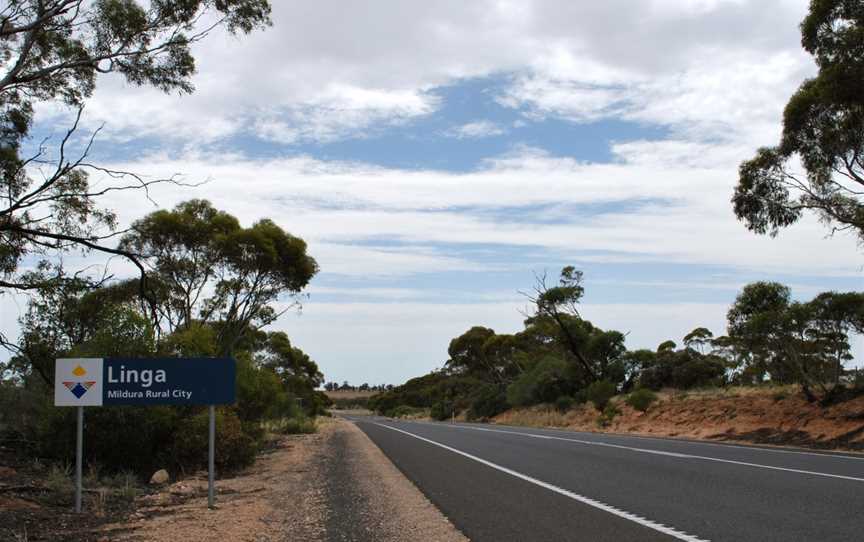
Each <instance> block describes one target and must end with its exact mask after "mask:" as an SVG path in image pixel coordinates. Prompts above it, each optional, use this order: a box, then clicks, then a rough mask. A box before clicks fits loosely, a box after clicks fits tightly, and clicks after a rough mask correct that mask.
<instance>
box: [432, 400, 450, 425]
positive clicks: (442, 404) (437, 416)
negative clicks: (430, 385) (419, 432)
mask: <svg viewBox="0 0 864 542" xmlns="http://www.w3.org/2000/svg"><path fill="white" fill-rule="evenodd" d="M455 413H456V410H455V407H454V405H453V403H451V402H449V401H438V402H437V403H435V404H434V405H432V409H431V410H430V411H429V416H431V417H432V419H433V420H438V421H439V422H440V421H444V420H449V419H450V418H451V417H452V416H453V415H454V414H455Z"/></svg>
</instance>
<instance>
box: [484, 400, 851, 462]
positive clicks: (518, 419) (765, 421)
mask: <svg viewBox="0 0 864 542" xmlns="http://www.w3.org/2000/svg"><path fill="white" fill-rule="evenodd" d="M615 404H616V406H617V407H618V408H619V409H620V411H621V414H620V415H618V416H616V417H615V419H614V420H613V421H612V422H611V423H610V424H609V425H608V426H606V427H605V428H601V427H600V426H599V425H598V423H597V419H598V416H599V412H597V410H596V409H594V407H593V406H591V405H587V404H586V405H580V406H578V407H576V408H574V409H572V410H570V411H569V412H566V413H559V412H557V411H555V410H554V409H552V408H549V407H544V406H540V407H532V408H525V409H513V410H509V411H507V412H504V413H503V414H500V415H498V416H496V417H495V418H494V420H493V422H495V423H500V424H509V425H526V426H535V427H559V428H566V429H572V430H574V431H606V432H613V433H633V434H639V435H654V436H664V437H679V438H693V439H712V440H726V441H737V442H749V443H756V444H776V445H791V446H802V447H808V448H819V449H834V450H852V451H864V397H859V398H856V399H853V400H851V401H846V402H843V403H840V404H838V405H834V406H831V407H829V408H822V407H820V406H818V405H816V404H813V403H808V402H807V401H806V400H805V399H804V397H803V395H802V394H801V393H800V391H798V390H797V389H796V388H788V389H786V388H782V389H780V388H777V389H759V388H737V389H736V388H732V389H729V390H725V391H709V392H690V393H683V392H678V393H664V394H661V400H660V401H659V402H658V403H655V404H653V405H651V407H650V408H649V409H648V411H647V412H644V413H643V412H639V411H636V410H634V409H632V408H631V407H630V406H628V405H626V404H624V402H623V401H620V400H616V402H615Z"/></svg>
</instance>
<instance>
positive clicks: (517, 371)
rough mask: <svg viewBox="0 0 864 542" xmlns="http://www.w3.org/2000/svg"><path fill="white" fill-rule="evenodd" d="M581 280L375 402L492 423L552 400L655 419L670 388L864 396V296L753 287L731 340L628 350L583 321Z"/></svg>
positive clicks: (692, 336)
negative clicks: (796, 297) (853, 365)
mask: <svg viewBox="0 0 864 542" xmlns="http://www.w3.org/2000/svg"><path fill="white" fill-rule="evenodd" d="M583 294H584V287H583V281H582V273H581V272H579V271H577V270H576V269H574V268H573V267H565V268H564V269H562V271H561V273H560V276H559V277H558V280H557V282H556V283H554V284H552V285H550V284H549V281H548V280H547V278H546V277H545V276H540V277H537V280H536V284H535V285H534V289H533V291H532V292H531V293H529V294H526V296H527V297H528V299H529V300H530V303H531V309H530V313H529V314H528V315H527V318H526V320H525V328H524V330H523V331H521V332H519V333H514V334H498V333H495V332H494V331H493V330H491V329H488V328H485V327H479V326H477V327H472V328H471V329H469V330H467V331H466V332H465V333H463V334H462V335H460V336H459V337H456V338H454V339H453V340H452V341H451V342H450V346H449V348H448V353H449V359H448V360H447V362H446V364H445V366H444V367H443V368H442V369H441V370H438V371H433V372H432V373H429V374H427V375H425V376H421V377H418V378H414V379H412V380H409V381H408V382H406V383H405V384H403V385H401V386H397V387H395V388H393V389H392V390H389V391H386V392H384V393H381V394H379V395H377V396H375V397H373V398H372V399H371V400H370V406H371V407H372V408H373V409H375V410H377V411H378V412H379V413H381V414H384V415H388V416H399V415H401V414H404V413H407V412H414V413H416V411H417V409H425V411H426V412H428V415H429V416H431V417H432V418H434V419H437V420H446V419H449V418H451V417H453V416H464V417H465V418H467V419H469V420H483V419H488V418H492V417H494V416H496V415H499V414H501V413H502V412H504V411H506V410H508V409H511V408H522V407H533V406H535V405H547V406H548V407H549V408H550V410H556V411H558V412H567V411H569V410H571V409H572V408H575V407H580V406H581V405H586V404H587V405H591V406H592V407H593V410H594V412H595V413H596V422H597V424H598V425H599V426H601V427H605V426H608V425H609V424H610V423H611V421H612V420H614V418H615V417H616V416H617V415H618V414H619V413H620V407H621V405H622V404H626V405H628V406H629V407H631V408H633V409H635V410H637V411H640V412H646V411H649V410H650V409H651V408H652V405H653V404H655V403H656V401H657V400H658V395H657V392H659V391H660V390H667V391H668V390H679V392H684V393H686V391H687V390H705V389H712V388H713V389H725V388H728V387H731V386H738V387H750V388H760V387H771V386H783V387H782V388H779V390H780V391H778V392H777V393H784V394H786V393H791V392H790V391H789V390H790V388H789V386H794V388H795V390H796V391H800V393H801V394H802V395H803V397H804V398H805V399H806V401H808V402H809V403H812V404H815V405H818V406H820V407H828V406H830V405H833V404H836V403H838V402H842V401H846V400H850V399H853V398H855V397H858V396H859V395H862V394H864V379H862V375H861V374H860V373H859V372H858V371H855V370H851V371H850V370H847V369H845V368H844V363H846V362H848V361H850V360H851V359H852V354H851V345H850V337H851V336H854V335H856V334H861V333H862V332H864V294H861V293H838V292H825V293H822V294H819V295H818V296H816V297H815V298H813V299H812V300H810V301H806V302H802V301H793V300H792V298H791V292H790V290H789V288H788V287H786V286H784V285H782V284H779V283H774V282H756V283H753V284H749V285H747V286H745V287H744V289H743V290H742V291H741V292H740V293H739V294H738V296H737V298H736V299H735V302H734V303H733V304H732V306H731V307H730V308H729V311H728V315H727V320H728V327H727V330H726V334H725V335H721V336H715V335H714V334H713V333H712V332H711V331H710V330H708V329H706V328H704V327H697V328H695V329H694V330H693V331H691V332H690V333H688V334H687V335H686V336H684V337H683V338H682V340H681V343H682V344H681V346H679V345H678V344H677V343H676V342H675V341H671V340H669V341H665V342H663V343H662V344H660V345H658V347H657V348H656V349H654V350H648V349H639V350H628V349H627V348H626V346H625V337H626V335H625V333H622V332H621V331H617V330H604V329H601V328H598V327H597V326H595V325H594V324H592V323H591V322H589V321H588V320H585V319H584V318H582V316H581V315H580V313H579V311H578V303H579V301H580V299H581V298H582V296H583Z"/></svg>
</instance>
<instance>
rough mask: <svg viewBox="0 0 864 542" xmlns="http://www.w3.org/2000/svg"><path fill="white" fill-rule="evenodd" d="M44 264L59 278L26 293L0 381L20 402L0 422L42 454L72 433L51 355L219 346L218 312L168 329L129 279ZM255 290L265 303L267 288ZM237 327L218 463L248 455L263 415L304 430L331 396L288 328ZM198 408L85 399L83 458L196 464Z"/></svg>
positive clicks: (233, 463)
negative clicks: (15, 342)
mask: <svg viewBox="0 0 864 542" xmlns="http://www.w3.org/2000/svg"><path fill="white" fill-rule="evenodd" d="M271 233H272V232H271ZM277 233H278V232H277ZM274 235H275V234H274ZM275 237H277V238H278V237H279V235H275ZM301 243H302V241H301ZM265 244H266V243H265ZM272 246H275V247H278V246H280V245H279V244H278V243H276V244H274V245H272ZM298 246H299V245H298ZM277 252H278V250H277ZM176 256H177V257H176V259H175V261H174V262H173V263H174V264H175V265H176V267H177V268H178V269H183V268H187V267H188V266H190V265H191V264H190V263H189V262H188V261H187V260H186V258H194V257H196V256H192V255H191V254H190V253H186V254H182V255H181V254H177V255H176ZM309 260H310V261H312V262H314V260H311V259H309ZM301 267H302V265H301ZM307 270H308V269H307ZM40 271H45V272H46V273H56V276H55V277H54V278H52V279H51V280H50V281H46V282H45V285H44V287H43V288H40V289H38V290H36V291H35V292H34V294H33V296H32V297H31V300H30V302H29V304H28V308H27V312H26V313H25V315H24V316H23V317H22V319H21V324H22V329H23V331H24V332H23V334H22V338H21V341H20V344H19V349H18V352H19V353H18V355H16V356H15V357H13V358H12V359H11V360H10V362H9V363H7V364H4V366H3V367H2V373H0V374H2V376H3V377H4V378H2V379H0V386H2V388H0V389H2V390H3V391H5V388H7V387H9V388H10V389H11V390H13V391H11V392H10V394H9V396H11V397H15V398H17V399H18V401H17V402H16V403H15V404H12V405H11V407H10V414H11V416H8V417H7V416H5V415H4V416H0V424H2V426H3V427H2V428H3V429H4V430H6V431H9V432H10V433H12V434H14V435H16V436H17V437H20V439H21V440H24V441H29V442H35V443H36V448H35V450H34V451H35V452H36V453H37V454H39V455H40V456H42V457H46V458H50V459H54V460H58V461H68V460H69V459H70V452H71V447H70V446H69V443H70V442H74V438H73V437H74V435H73V433H72V432H73V431H74V428H75V425H76V424H75V422H74V419H73V415H74V410H72V409H61V408H54V407H52V406H51V401H50V394H51V391H52V389H53V366H54V360H55V359H56V358H60V357H70V356H80V357H104V356H113V357H145V358H146V357H151V356H154V355H159V356H213V355H216V354H218V353H220V352H223V351H224V348H223V347H224V343H222V338H223V337H224V334H222V332H223V331H224V329H225V323H224V321H223V320H222V318H221V317H220V318H215V319H210V320H203V319H199V318H196V319H194V320H190V321H183V325H182V326H179V327H175V328H173V329H171V328H170V327H169V329H164V328H161V327H160V326H158V325H154V323H153V321H152V320H151V319H150V318H148V315H149V314H150V312H149V311H150V307H149V306H147V305H146V304H142V303H141V302H140V300H139V299H138V298H137V297H136V296H135V295H134V288H133V289H130V288H129V287H128V283H119V284H110V285H107V284H91V283H90V282H88V281H86V280H83V279H81V278H80V277H78V276H71V277H70V276H67V275H66V274H65V272H64V271H63V270H62V269H49V268H47V267H43V268H42V269H40ZM280 273H282V274H283V275H285V274H286V273H288V272H284V271H280ZM291 273H293V271H292V272H291ZM156 276H158V273H157V274H156ZM300 280H301V282H302V281H304V280H308V277H305V276H304V277H303V278H302V279H300ZM168 282H169V281H167V280H162V281H161V282H160V284H163V285H164V284H167V283H168ZM299 284H300V283H295V286H297V287H299ZM292 287H293V286H292ZM258 293H259V295H262V296H264V297H263V298H262V299H263V300H266V301H268V302H269V301H272V297H268V295H269V294H268V293H267V292H263V291H259V292H258ZM157 299H158V300H159V303H164V305H162V306H161V309H162V312H163V313H168V312H170V311H171V310H173V309H172V306H174V305H173V304H174V303H175V300H173V298H172V297H171V296H169V295H164V296H161V297H157ZM262 302H263V301H262ZM267 309H268V307H267V306H266V305H265V306H263V310H267ZM258 323H260V322H258ZM238 337H239V339H241V340H237V341H236V342H235V346H236V348H234V349H233V350H234V357H235V359H236V360H237V380H236V393H237V401H236V404H235V405H233V406H232V407H230V408H225V409H222V410H221V411H220V412H221V413H220V420H221V421H220V423H221V424H223V425H224V427H225V429H224V431H225V432H224V433H220V437H219V442H220V446H221V448H220V450H221V451H219V450H217V453H218V454H221V455H220V456H219V459H218V461H219V462H220V465H221V467H222V468H223V469H227V468H237V467H241V466H243V465H246V464H248V463H249V462H250V461H251V460H252V458H254V455H255V452H256V451H257V449H258V446H259V444H261V442H262V441H263V438H264V435H265V432H264V427H263V426H264V424H265V423H268V422H272V421H274V420H281V423H283V424H284V425H285V427H286V428H288V429H290V430H297V431H306V430H308V429H309V427H310V423H313V422H312V421H311V420H310V419H309V417H314V416H315V415H317V414H320V413H322V412H323V411H324V408H325V407H326V405H327V404H328V403H329V400H328V399H327V398H326V396H324V395H323V393H321V392H319V391H317V390H316V388H317V387H318V386H319V385H320V384H321V383H322V382H323V376H322V375H321V373H320V371H319V370H318V366H317V364H315V362H314V361H313V360H312V359H311V358H309V356H308V355H306V354H305V353H304V352H303V351H302V350H300V349H299V348H297V347H295V346H293V345H292V344H291V342H290V340H289V339H288V337H287V335H286V334H285V333H282V332H275V333H266V332H264V331H262V330H260V329H258V328H257V327H253V326H247V328H245V329H244V330H243V332H242V333H240V334H238ZM6 396H7V395H6V394H5V393H4V396H3V397H4V399H5V397H6ZM301 402H302V404H301ZM304 411H305V412H304ZM206 417H207V416H206V410H205V409H202V408H201V407H190V406H181V407H167V406H164V407H149V408H140V407H104V408H100V409H93V410H92V411H88V414H87V419H88V442H89V444H88V446H87V452H86V453H87V458H86V459H87V460H88V461H89V462H93V461H98V462H99V463H100V464H102V465H104V466H105V467H106V468H107V469H109V470H112V471H118V470H123V469H133V470H135V471H136V472H139V473H144V474H145V475H146V473H147V471H152V470H154V469H156V468H163V467H169V468H176V469H181V470H185V469H191V468H197V466H200V464H201V462H202V461H204V460H205V459H206V449H207V446H206V445H207V440H206V432H205V433H202V431H205V429H206ZM202 420H203V421H202ZM291 420H294V421H291ZM202 424H203V425H202Z"/></svg>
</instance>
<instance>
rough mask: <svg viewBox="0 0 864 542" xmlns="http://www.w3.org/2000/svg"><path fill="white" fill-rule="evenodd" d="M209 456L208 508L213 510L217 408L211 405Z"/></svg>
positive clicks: (214, 499) (214, 498)
mask: <svg viewBox="0 0 864 542" xmlns="http://www.w3.org/2000/svg"><path fill="white" fill-rule="evenodd" d="M209 448H210V449H209V451H208V454H207V507H208V508H210V509H211V510H212V509H213V508H214V507H215V506H216V504H215V501H216V496H215V492H216V491H215V489H214V484H213V480H214V479H215V478H216V407H215V406H213V405H210V439H209Z"/></svg>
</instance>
